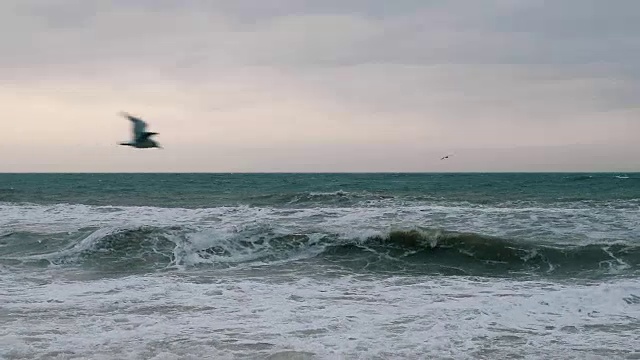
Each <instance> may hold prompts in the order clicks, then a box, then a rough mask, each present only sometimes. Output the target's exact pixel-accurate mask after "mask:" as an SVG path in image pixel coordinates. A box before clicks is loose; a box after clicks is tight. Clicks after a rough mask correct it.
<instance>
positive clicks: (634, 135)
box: [0, 0, 640, 172]
mask: <svg viewBox="0 0 640 360" xmlns="http://www.w3.org/2000/svg"><path fill="white" fill-rule="evenodd" d="M638 14H640V1H637V0H614V1H603V0H554V1H543V0H466V1H456V0H446V1H445V0H393V1H391V0H322V1H321V0H260V1H257V0H225V1H222V0H200V1H196V0H111V1H106V0H105V1H102V0H101V1H97V0H93V1H92V0H3V1H2V2H0V49H2V50H1V51H2V52H1V53H0V104H2V114H1V117H0V119H1V120H0V171H222V172H226V171H234V172H235V171H607V170H611V171H634V170H636V171H640V145H639V141H638V138H639V137H640V105H639V104H640V102H639V101H640V21H638V16H639V15H638ZM118 111H127V112H130V113H132V114H134V115H138V116H140V117H142V118H144V119H146V120H147V121H148V123H149V126H150V130H151V131H156V132H159V133H160V135H159V136H158V137H157V140H158V141H159V142H160V144H161V145H162V146H163V147H164V149H163V150H157V149H149V150H137V149H133V148H129V147H124V146H118V145H116V144H117V143H118V142H120V141H126V140H128V138H129V137H130V124H129V123H128V121H127V120H126V119H123V118H120V117H118V116H117V112H118ZM448 153H454V154H455V155H454V156H453V157H452V158H451V159H450V160H449V161H440V160H439V159H440V157H441V156H442V155H445V154H448Z"/></svg>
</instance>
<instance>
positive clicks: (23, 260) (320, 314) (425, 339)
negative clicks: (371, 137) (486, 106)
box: [0, 173, 640, 360]
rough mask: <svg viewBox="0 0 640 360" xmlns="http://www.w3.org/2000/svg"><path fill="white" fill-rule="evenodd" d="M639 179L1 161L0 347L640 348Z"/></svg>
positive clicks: (470, 353)
mask: <svg viewBox="0 0 640 360" xmlns="http://www.w3.org/2000/svg"><path fill="white" fill-rule="evenodd" d="M639 276H640V174H603V173H597V174H0V324H2V326H0V358H3V359H271V360H274V359H520V358H522V359H640V278H639Z"/></svg>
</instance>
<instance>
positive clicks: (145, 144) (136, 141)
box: [120, 112, 162, 149]
mask: <svg viewBox="0 0 640 360" xmlns="http://www.w3.org/2000/svg"><path fill="white" fill-rule="evenodd" d="M120 115H121V116H124V117H126V118H127V119H129V120H131V122H132V123H133V140H132V141H130V142H122V143H120V145H125V146H132V147H134V148H138V149H148V148H159V149H162V147H161V146H160V144H158V143H157V142H156V141H154V140H152V139H151V136H153V135H158V133H155V132H148V131H146V130H147V123H146V122H144V121H142V120H141V119H138V118H136V117H133V116H131V115H129V114H127V113H125V112H121V113H120Z"/></svg>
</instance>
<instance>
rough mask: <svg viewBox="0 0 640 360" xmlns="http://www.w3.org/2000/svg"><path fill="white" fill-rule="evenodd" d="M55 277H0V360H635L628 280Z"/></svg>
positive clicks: (639, 312) (636, 327)
mask: <svg viewBox="0 0 640 360" xmlns="http://www.w3.org/2000/svg"><path fill="white" fill-rule="evenodd" d="M50 275H51V274H50ZM58 275H59V274H56V275H54V276H49V277H47V276H44V275H43V276H41V277H40V280H38V281H36V280H34V279H33V278H32V279H28V278H20V276H16V275H10V276H8V277H7V278H6V280H7V281H5V282H4V284H3V287H2V288H1V289H0V302H1V303H2V304H3V307H2V311H1V312H0V318H1V319H2V322H3V326H2V327H1V328H0V356H3V357H4V358H7V359H17V358H20V359H29V358H42V357H46V358H55V357H56V356H57V357H58V358H93V359H96V358H104V359H107V358H109V359H113V358H118V359H139V358H157V359H172V358H181V359H182V358H209V359H231V358H248V359H254V358H255V359H258V358H266V357H267V356H270V355H271V356H277V355H278V354H280V355H281V356H286V355H292V354H307V358H316V359H356V358H357V359H361V358H367V359H407V358H455V359H477V358H507V357H514V356H516V357H519V356H523V357H524V358H530V359H539V358H546V359H571V358H574V359H589V358H599V357H598V356H601V357H603V358H605V357H606V358H608V359H612V358H614V359H615V358H623V357H625V356H630V355H632V354H635V356H638V355H640V354H638V353H637V352H636V353H634V351H637V350H638V349H637V346H635V345H637V340H638V335H637V334H638V333H639V332H640V320H638V319H640V304H639V303H638V302H634V301H633V299H634V296H635V298H638V295H640V281H638V280H637V279H626V280H620V279H618V280H615V281H611V282H606V283H597V284H595V283H594V284H582V285H577V284H567V283H553V282H521V281H511V280H499V279H484V280H482V279H471V278H458V277H449V278H442V277H394V278H386V279H374V278H368V277H355V276H346V277H341V278H319V277H299V278H281V277H280V278H279V277H278V276H273V277H267V276H264V277H259V278H252V277H238V276H233V275H229V276H228V277H220V276H216V277H215V278H214V277H208V278H207V277H205V276H206V275H197V276H196V275H194V276H193V277H191V276H189V275H188V274H182V275H173V276H168V275H154V276H146V277H141V276H130V277H126V278H120V279H109V280H104V279H103V280H97V281H96V280H92V281H80V280H75V281H71V280H69V279H67V280H64V279H63V278H60V277H59V276H58ZM630 299H631V300H630ZM292 352H294V353H292ZM309 354H313V357H310V355H309Z"/></svg>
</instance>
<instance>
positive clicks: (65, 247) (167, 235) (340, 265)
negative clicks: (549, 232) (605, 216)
mask: <svg viewBox="0 0 640 360" xmlns="http://www.w3.org/2000/svg"><path fill="white" fill-rule="evenodd" d="M81 235H82V236H81ZM11 237H22V238H28V237H30V238H32V239H37V238H39V239H40V240H39V241H31V242H28V241H27V242H26V243H27V244H30V245H29V247H25V248H23V249H22V250H21V251H16V250H15V249H14V250H13V251H8V250H7V246H4V247H3V246H0V263H4V264H6V265H18V264H20V265H39V266H83V267H90V268H95V269H97V270H100V269H103V270H109V271H122V272H131V271H134V272H135V271H158V270H171V269H176V268H183V269H184V268H187V269H188V268H190V267H202V266H211V267H215V268H221V267H239V266H277V265H278V264H282V263H283V262H284V263H287V264H290V263H292V262H299V263H302V264H304V262H309V261H311V262H318V261H319V262H323V263H327V264H330V265H334V266H335V267H336V268H337V269H345V270H348V271H355V272H358V271H365V272H368V271H373V272H386V273H392V274H398V275H401V274H413V273H420V274H425V273H434V274H444V275H474V276H512V275H518V274H528V275H533V274H537V275H547V276H549V275H550V276H553V275H559V276H584V275H588V274H597V275H607V274H612V275H621V274H634V273H637V270H638V267H639V265H640V261H639V259H640V247H638V246H635V245H629V244H625V243H614V244H605V243H594V244H588V245H575V246H568V245H557V244H533V243H532V242H530V241H522V240H518V239H507V238H499V237H491V236H485V235H482V234H475V233H460V232H453V231H444V230H437V229H428V228H412V229H399V230H391V231H388V232H381V233H374V234H363V235H362V236H355V237H353V236H352V237H345V236H341V235H338V234H330V233H326V232H315V233H314V232H309V233H294V232H289V233H287V232H282V231H277V230H276V229H274V228H271V227H269V226H266V225H262V226H257V227H254V228H246V229H239V230H238V231H236V232H235V233H232V234H229V233H227V232H224V233H222V232H217V231H216V230H215V229H212V228H207V229H201V228H189V227H178V226H174V227H137V228H127V229H119V228H100V229H92V230H85V233H76V234H73V235H71V236H69V237H68V238H67V239H66V241H61V240H60V239H58V240H59V241H58V242H56V243H54V244H57V245H58V246H59V248H52V245H51V244H49V245H47V242H48V241H53V240H44V239H49V238H50V236H49V237H48V236H45V235H42V234H25V233H16V234H6V235H4V237H3V244H5V245H6V244H7V243H8V242H9V241H10V240H11V239H10V238H11Z"/></svg>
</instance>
